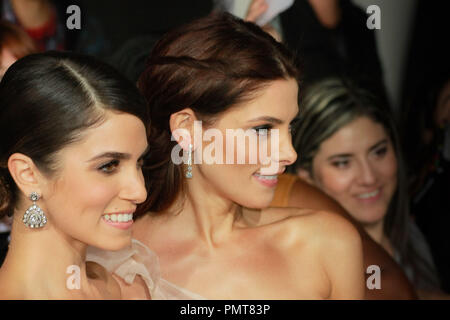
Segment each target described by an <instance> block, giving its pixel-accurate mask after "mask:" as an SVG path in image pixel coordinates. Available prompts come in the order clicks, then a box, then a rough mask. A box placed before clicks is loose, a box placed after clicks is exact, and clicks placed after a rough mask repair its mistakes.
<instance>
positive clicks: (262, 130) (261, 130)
mask: <svg viewBox="0 0 450 320" xmlns="http://www.w3.org/2000/svg"><path fill="white" fill-rule="evenodd" d="M272 128H273V126H272V125H271V124H263V125H260V126H256V127H253V128H252V130H253V131H255V132H256V134H257V135H259V136H267V135H269V133H270V130H272Z"/></svg>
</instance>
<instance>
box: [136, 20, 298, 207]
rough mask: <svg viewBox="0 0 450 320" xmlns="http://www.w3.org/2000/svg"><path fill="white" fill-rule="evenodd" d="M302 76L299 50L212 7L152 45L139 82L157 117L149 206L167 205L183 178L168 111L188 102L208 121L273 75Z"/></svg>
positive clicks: (152, 140)
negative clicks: (297, 59)
mask: <svg viewBox="0 0 450 320" xmlns="http://www.w3.org/2000/svg"><path fill="white" fill-rule="evenodd" d="M289 78H295V79H297V78H298V72H297V69H296V67H295V61H294V56H293V55H292V54H291V53H290V52H289V51H288V50H287V49H286V48H285V47H284V46H283V45H282V44H281V43H278V42H277V41H276V40H275V39H273V38H272V37H271V36H270V35H269V34H267V33H266V32H264V31H263V30H262V29H260V28H259V27H258V26H256V25H255V24H253V23H250V22H245V21H243V20H241V19H238V18H235V17H233V16H232V15H230V14H227V13H221V14H212V15H210V16H207V17H204V18H201V19H198V20H195V21H193V22H191V23H189V24H187V25H184V26H182V27H179V28H177V29H175V30H173V31H171V32H169V33H167V34H166V35H165V36H164V37H163V38H162V39H161V40H160V41H159V42H158V43H157V44H156V45H155V47H154V48H153V50H152V52H151V54H150V57H149V59H148V62H147V66H146V69H145V71H144V73H143V74H142V75H141V77H140V79H139V81H138V86H139V88H140V90H141V91H142V93H143V94H144V96H145V97H146V99H147V103H148V106H149V109H150V117H151V119H152V127H151V129H150V135H149V145H150V148H151V149H150V154H149V158H148V159H147V160H148V161H147V164H148V167H147V168H146V170H145V171H144V175H145V177H146V182H147V187H148V190H149V197H148V199H147V201H146V203H145V205H143V206H142V208H145V209H146V210H147V211H152V212H161V211H163V210H165V209H167V208H169V207H170V206H171V205H172V204H173V202H174V200H175V199H176V197H177V196H178V195H179V193H180V190H182V186H183V170H182V167H181V166H179V165H178V166H177V165H175V164H174V163H173V162H172V161H171V151H172V149H173V147H174V146H175V145H176V142H175V141H171V131H170V127H169V119H170V115H171V114H173V113H176V112H178V111H180V110H182V109H184V108H191V109H192V110H193V111H194V112H195V115H196V117H197V118H199V119H200V120H202V121H204V122H205V124H206V125H209V124H211V122H212V121H214V118H216V117H217V116H219V115H220V114H221V113H223V112H224V111H226V110H228V109H229V108H231V107H233V106H236V105H237V104H238V103H241V102H243V101H246V100H248V99H251V98H252V97H254V96H255V94H256V93H257V91H258V90H260V89H261V88H263V87H264V86H265V85H267V84H268V83H270V82H271V81H273V80H277V79H289Z"/></svg>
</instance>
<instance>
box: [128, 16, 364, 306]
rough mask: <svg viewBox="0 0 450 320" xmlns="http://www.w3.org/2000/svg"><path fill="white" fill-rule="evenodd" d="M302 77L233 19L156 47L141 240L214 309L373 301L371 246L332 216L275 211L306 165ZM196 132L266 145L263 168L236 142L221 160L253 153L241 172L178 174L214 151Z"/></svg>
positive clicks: (234, 167)
mask: <svg viewBox="0 0 450 320" xmlns="http://www.w3.org/2000/svg"><path fill="white" fill-rule="evenodd" d="M297 76H298V71H297V69H296V68H295V64H294V62H293V55H292V54H291V53H290V52H289V51H288V50H287V49H286V48H285V47H284V46H283V45H282V44H280V43H278V42H277V41H276V40H275V39H273V38H272V37H271V36H270V35H268V34H267V33H265V32H264V31H263V30H261V29H260V28H259V27H257V26H256V25H254V24H253V23H249V22H244V21H242V20H239V19H236V18H234V17H233V16H231V15H228V14H219V15H211V16H208V17H205V18H202V19H199V20H196V21H194V22H192V23H190V24H188V25H185V26H182V27H180V28H178V29H176V30H174V31H172V32H170V33H168V34H166V36H165V37H163V38H162V39H161V40H160V41H159V42H158V43H157V44H156V46H155V48H154V49H153V51H152V53H151V55H150V57H149V59H148V64H147V67H146V70H145V71H144V73H143V74H142V76H141V78H140V79H139V87H140V89H141V91H142V92H143V93H144V95H145V97H146V99H147V102H148V106H149V110H150V116H151V118H152V126H151V130H150V134H149V144H150V145H151V146H152V150H151V152H150V154H149V157H148V168H146V169H145V170H144V174H145V176H146V180H147V182H148V183H149V185H150V188H149V190H151V191H150V196H149V197H148V199H147V201H146V202H145V204H144V205H143V206H142V212H143V211H144V209H146V211H148V212H147V213H146V214H144V215H142V216H141V217H140V218H139V219H138V220H137V221H136V224H135V226H134V229H133V235H134V236H135V237H136V238H138V239H139V240H141V241H142V242H144V243H145V244H146V245H148V246H149V247H150V248H151V249H153V250H154V251H155V252H156V253H157V254H158V256H159V258H160V262H161V274H162V276H163V277H164V278H165V279H166V280H167V281H171V282H172V283H173V284H175V285H177V286H178V287H182V288H184V289H185V290H188V291H189V292H191V293H192V294H193V292H195V293H196V295H197V296H198V295H200V296H202V297H205V298H208V299H360V298H363V296H364V272H363V268H362V252H361V240H360V238H359V235H358V233H357V231H356V230H355V229H354V228H353V227H352V226H351V225H350V223H348V222H347V221H345V220H344V219H343V218H340V217H339V216H337V215H335V214H332V213H328V212H316V211H313V210H300V209H280V208H278V209H277V208H272V209H267V207H268V206H269V204H270V202H271V200H272V198H273V196H274V190H275V186H276V184H277V181H278V176H279V175H280V174H281V173H282V172H283V171H284V170H285V168H286V166H288V165H290V164H292V163H293V162H294V161H295V159H296V156H297V155H296V153H295V151H294V149H293V147H292V144H291V130H290V128H291V123H292V122H293V121H294V119H295V117H296V114H297V112H298V100H297V99H298V82H297ZM196 121H202V123H203V126H204V127H205V128H207V129H214V130H216V131H217V132H220V136H226V135H227V131H228V132H229V131H230V130H232V131H233V132H236V131H239V130H240V131H241V132H246V133H247V137H248V138H249V140H251V139H252V138H253V139H254V140H256V138H257V137H258V139H259V143H258V145H257V148H256V150H257V153H258V154H257V157H256V159H257V161H255V162H252V161H249V160H250V159H251V158H252V149H251V148H249V146H248V145H247V144H246V143H239V144H235V143H232V142H234V141H232V139H228V138H227V140H226V141H225V142H224V143H223V144H222V145H221V147H219V148H218V150H216V151H220V152H222V154H226V155H227V156H230V158H232V159H236V157H237V155H239V154H243V155H245V157H243V158H244V160H245V161H244V162H243V163H236V162H233V163H226V164H218V163H195V161H188V162H187V163H186V164H176V163H174V162H173V161H172V158H171V155H172V150H173V149H174V148H176V147H177V145H180V147H181V148H182V149H183V150H186V151H187V157H188V158H192V159H195V158H196V157H197V154H198V153H199V152H201V150H202V149H203V147H204V146H205V144H206V143H207V142H208V141H206V142H205V141H203V140H202V139H201V138H200V139H198V138H197V137H196V136H195V134H194V132H193V131H194V124H195V122H196ZM180 129H183V130H185V131H187V132H189V135H184V136H183V135H178V134H176V132H178V130H180ZM172 136H173V137H174V139H171V137H172ZM217 136H219V135H217ZM274 136H277V137H278V138H279V139H278V140H277V139H275V138H274ZM274 143H275V144H276V148H271V145H272V144H274ZM264 144H265V145H266V146H267V150H270V151H269V152H267V158H268V160H269V161H268V162H265V161H264V160H265V159H262V157H260V155H261V154H265V152H262V153H261V151H262V150H263V148H264V146H263V145H264ZM267 150H265V151H267ZM273 150H278V151H273ZM253 156H254V155H253ZM235 161H236V160H235ZM267 221H270V222H269V223H268V222H267ZM336 261H339V263H336Z"/></svg>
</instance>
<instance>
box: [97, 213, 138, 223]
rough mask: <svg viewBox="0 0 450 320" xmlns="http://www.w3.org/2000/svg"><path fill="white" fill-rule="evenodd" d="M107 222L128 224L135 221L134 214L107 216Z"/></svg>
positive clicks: (105, 216)
mask: <svg viewBox="0 0 450 320" xmlns="http://www.w3.org/2000/svg"><path fill="white" fill-rule="evenodd" d="M103 217H104V218H105V220H106V221H112V222H128V221H131V220H133V214H132V213H120V214H105V215H104V216H103Z"/></svg>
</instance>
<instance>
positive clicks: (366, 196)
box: [358, 189, 380, 199]
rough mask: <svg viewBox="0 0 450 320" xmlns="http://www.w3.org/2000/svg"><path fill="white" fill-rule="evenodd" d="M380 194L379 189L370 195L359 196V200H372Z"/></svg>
mask: <svg viewBox="0 0 450 320" xmlns="http://www.w3.org/2000/svg"><path fill="white" fill-rule="evenodd" d="M379 192H380V189H377V190H375V191H373V192H370V193H363V194H359V195H358V198H360V199H368V198H372V197H375V196H376V195H378V193H379Z"/></svg>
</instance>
